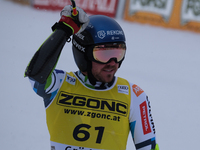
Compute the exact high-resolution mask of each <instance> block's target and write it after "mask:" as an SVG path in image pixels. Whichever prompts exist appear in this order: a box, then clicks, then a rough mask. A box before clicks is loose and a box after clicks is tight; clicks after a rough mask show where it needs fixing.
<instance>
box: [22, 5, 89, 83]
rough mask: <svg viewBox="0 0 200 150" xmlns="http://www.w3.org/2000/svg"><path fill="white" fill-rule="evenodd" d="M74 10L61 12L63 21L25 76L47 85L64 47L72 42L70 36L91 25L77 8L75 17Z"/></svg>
mask: <svg viewBox="0 0 200 150" xmlns="http://www.w3.org/2000/svg"><path fill="white" fill-rule="evenodd" d="M72 10H73V8H72V7H71V6H70V5H68V6H66V7H65V8H64V9H63V10H62V11H61V19H60V20H59V22H57V23H55V24H54V26H53V27H52V29H53V33H52V34H51V35H50V36H49V37H48V38H47V40H46V41H45V42H44V43H43V44H42V45H41V46H40V48H39V49H38V50H37V52H36V53H35V54H34V56H33V58H32V59H31V61H30V63H29V65H28V66H27V68H26V71H25V76H28V77H30V78H31V79H33V80H35V81H37V82H39V83H45V81H46V80H47V78H48V77H49V76H50V74H51V73H52V71H53V69H54V68H55V66H56V63H57V61H58V58H59V56H60V53H61V51H62V49H63V46H64V45H65V43H66V42H67V41H70V36H71V35H73V34H75V33H77V32H81V31H82V30H84V29H85V27H86V26H87V24H88V23H89V18H88V17H87V14H86V13H85V12H84V11H83V10H82V9H81V8H77V10H78V16H77V17H73V15H72Z"/></svg>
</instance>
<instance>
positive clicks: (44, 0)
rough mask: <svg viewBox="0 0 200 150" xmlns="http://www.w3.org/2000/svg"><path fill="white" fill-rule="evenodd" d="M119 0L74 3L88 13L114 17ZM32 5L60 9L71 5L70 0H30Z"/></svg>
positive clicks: (79, 0)
mask: <svg viewBox="0 0 200 150" xmlns="http://www.w3.org/2000/svg"><path fill="white" fill-rule="evenodd" d="M118 1H119V0H76V5H77V6H78V7H80V8H82V9H83V10H84V11H85V12H87V13H88V14H101V15H107V16H109V17H115V15H116V12H117V6H118ZM32 5H33V6H34V7H35V8H37V9H47V10H58V11H61V10H62V9H63V8H64V7H65V6H66V5H71V1H70V0H32Z"/></svg>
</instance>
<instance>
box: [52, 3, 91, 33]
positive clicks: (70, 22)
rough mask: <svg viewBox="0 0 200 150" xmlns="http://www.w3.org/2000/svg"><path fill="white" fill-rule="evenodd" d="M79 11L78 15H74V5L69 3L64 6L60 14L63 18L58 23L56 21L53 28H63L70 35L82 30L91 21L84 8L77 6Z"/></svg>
mask: <svg viewBox="0 0 200 150" xmlns="http://www.w3.org/2000/svg"><path fill="white" fill-rule="evenodd" d="M76 9H77V11H78V15H77V16H76V17H74V16H72V10H73V8H72V6H71V5H67V6H65V7H64V9H63V10H62V11H61V13H60V16H61V19H60V20H59V22H58V23H56V24H55V25H54V26H53V27H52V30H53V31H54V30H55V29H58V28H59V29H62V30H64V31H65V32H66V33H67V34H68V35H69V36H71V35H73V34H75V33H79V32H82V31H83V30H84V29H85V28H86V27H87V25H88V23H89V17H88V16H87V14H86V13H85V12H84V10H83V9H81V8H79V7H76Z"/></svg>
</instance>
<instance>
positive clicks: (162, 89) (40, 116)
mask: <svg viewBox="0 0 200 150" xmlns="http://www.w3.org/2000/svg"><path fill="white" fill-rule="evenodd" d="M69 4H71V3H70V0H0V20H1V23H0V27H1V28H0V29H1V30H0V50H1V52H2V54H1V55H0V69H1V71H0V83H1V87H0V88H1V90H0V98H1V101H0V145H1V149H4V150H10V149H15V150H27V149H28V150H35V149H42V150H49V149H50V144H49V133H48V129H47V127H46V118H45V117H46V116H45V109H44V104H43V100H42V99H41V98H40V97H39V96H37V95H36V94H35V93H34V91H33V90H32V89H31V85H30V83H29V81H28V79H27V78H24V71H25V68H26V66H27V65H28V63H29V61H30V59H31V58H32V56H33V55H34V53H35V52H36V51H37V49H38V48H39V47H40V45H41V44H42V43H43V42H44V40H46V38H47V37H48V36H49V35H50V34H51V33H52V31H51V26H52V25H53V24H54V23H55V22H57V21H58V20H59V19H60V14H59V13H60V11H61V9H62V8H63V7H64V6H65V5H69ZM76 4H77V6H78V7H81V8H82V9H84V10H85V11H86V12H87V13H88V14H89V15H93V14H103V15H107V16H110V17H113V18H114V19H115V20H116V21H117V22H118V23H119V24H120V25H121V26H122V28H123V29H124V32H125V35H126V44H127V53H126V59H125V60H124V62H123V64H122V66H121V68H120V69H119V70H118V72H117V74H116V75H117V76H120V77H123V78H125V79H127V80H128V81H130V82H132V83H135V84H137V85H139V86H140V87H141V88H142V89H143V90H144V91H145V92H146V94H147V95H148V96H149V99H150V101H151V108H152V115H153V118H154V122H155V126H156V135H157V141H158V144H159V146H160V150H168V149H170V150H189V149H191V150H196V149H199V139H200V130H199V126H200V117H199V114H200V109H199V107H200V98H199V91H200V79H199V77H200V69H199V66H200V46H199V45H200V44H199V43H200V7H199V6H200V1H197V0H151V1H150V0H76ZM57 68H58V69H63V70H66V71H76V70H77V69H78V68H77V66H76V64H75V63H74V59H73V55H72V51H71V43H67V44H66V45H65V47H64V48H63V51H62V54H61V56H60V59H59V62H58V64H57ZM134 149H135V148H134V145H133V141H132V139H131V135H129V138H128V142H127V150H134Z"/></svg>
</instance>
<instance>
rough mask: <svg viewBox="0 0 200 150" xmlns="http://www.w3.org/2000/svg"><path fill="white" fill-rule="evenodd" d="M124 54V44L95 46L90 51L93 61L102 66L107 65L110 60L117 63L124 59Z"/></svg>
mask: <svg viewBox="0 0 200 150" xmlns="http://www.w3.org/2000/svg"><path fill="white" fill-rule="evenodd" d="M125 53H126V44H125V43H109V44H102V45H97V46H94V47H93V51H92V55H93V61H96V62H99V63H103V64H105V63H108V62H109V61H110V60H111V59H114V60H115V62H116V63H119V62H121V61H122V60H123V59H124V56H125Z"/></svg>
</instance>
